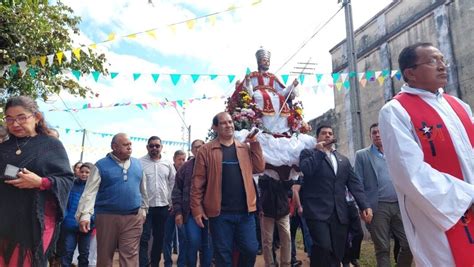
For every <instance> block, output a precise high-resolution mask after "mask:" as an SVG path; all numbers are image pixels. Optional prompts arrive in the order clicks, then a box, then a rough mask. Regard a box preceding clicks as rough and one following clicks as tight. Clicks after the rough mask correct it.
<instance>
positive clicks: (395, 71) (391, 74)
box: [390, 70, 398, 78]
mask: <svg viewBox="0 0 474 267" xmlns="http://www.w3.org/2000/svg"><path fill="white" fill-rule="evenodd" d="M397 71H398V70H392V72H391V73H390V77H392V78H393V76H395V74H397Z"/></svg>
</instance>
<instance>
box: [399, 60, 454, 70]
mask: <svg viewBox="0 0 474 267" xmlns="http://www.w3.org/2000/svg"><path fill="white" fill-rule="evenodd" d="M440 63H441V64H443V65H444V66H445V67H446V68H448V67H449V66H450V64H449V61H447V60H446V59H444V58H432V59H430V60H428V61H426V62H422V63H417V64H413V65H411V66H410V67H408V68H415V67H418V66H420V65H428V66H430V67H437V66H439V64H440Z"/></svg>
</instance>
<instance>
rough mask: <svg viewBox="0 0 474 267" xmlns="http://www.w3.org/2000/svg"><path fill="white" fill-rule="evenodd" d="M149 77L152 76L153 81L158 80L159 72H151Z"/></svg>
mask: <svg viewBox="0 0 474 267" xmlns="http://www.w3.org/2000/svg"><path fill="white" fill-rule="evenodd" d="M151 77H152V78H153V81H154V82H155V83H156V82H157V81H158V78H160V74H158V73H152V74H151Z"/></svg>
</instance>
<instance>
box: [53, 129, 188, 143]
mask: <svg viewBox="0 0 474 267" xmlns="http://www.w3.org/2000/svg"><path fill="white" fill-rule="evenodd" d="M54 128H55V129H57V130H64V133H66V134H73V133H83V132H84V131H86V132H87V133H88V134H93V135H96V136H100V137H102V138H106V137H113V136H114V135H115V134H111V133H101V132H94V131H89V130H87V129H71V128H61V127H59V126H55V127H54ZM129 139H130V140H131V141H138V142H147V141H148V138H145V137H136V136H129ZM161 143H162V144H164V145H170V146H187V145H188V143H187V142H182V141H170V140H161Z"/></svg>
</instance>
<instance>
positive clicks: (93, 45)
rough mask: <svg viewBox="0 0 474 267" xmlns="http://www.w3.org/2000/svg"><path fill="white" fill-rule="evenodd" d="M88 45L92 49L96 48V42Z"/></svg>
mask: <svg viewBox="0 0 474 267" xmlns="http://www.w3.org/2000/svg"><path fill="white" fill-rule="evenodd" d="M89 47H90V48H92V49H97V44H91V45H89Z"/></svg>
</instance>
